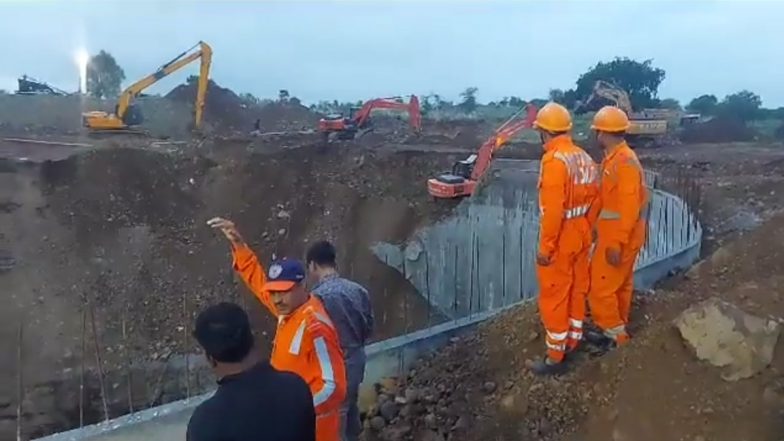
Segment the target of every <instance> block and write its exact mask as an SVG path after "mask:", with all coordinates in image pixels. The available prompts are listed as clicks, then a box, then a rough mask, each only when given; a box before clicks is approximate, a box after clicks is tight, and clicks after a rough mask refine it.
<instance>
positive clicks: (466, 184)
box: [427, 104, 537, 199]
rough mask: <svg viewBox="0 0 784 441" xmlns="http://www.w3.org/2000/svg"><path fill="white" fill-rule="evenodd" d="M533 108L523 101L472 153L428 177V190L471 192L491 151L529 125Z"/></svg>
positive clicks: (446, 194)
mask: <svg viewBox="0 0 784 441" xmlns="http://www.w3.org/2000/svg"><path fill="white" fill-rule="evenodd" d="M536 111H537V109H536V106H534V105H533V104H527V105H526V106H525V107H523V108H522V109H520V110H519V111H518V112H517V113H515V114H514V115H512V116H511V117H510V118H509V119H508V120H506V122H504V123H503V124H501V126H499V127H498V128H497V129H496V130H495V132H494V133H493V134H492V135H491V136H490V137H489V138H487V140H486V141H485V142H484V143H482V145H481V147H479V151H478V152H477V153H476V154H473V155H471V156H469V157H468V158H466V159H464V160H462V161H458V162H456V163H455V165H453V166H452V172H451V173H444V174H441V175H439V176H437V177H435V178H430V179H428V180H427V191H428V193H430V195H431V196H433V197H434V198H439V199H454V198H459V197H463V196H470V195H472V194H473V193H474V190H475V189H476V186H477V184H478V183H479V181H480V179H482V176H484V174H485V173H486V172H487V170H488V169H489V168H490V163H491V162H492V160H493V155H494V154H495V152H497V151H498V150H500V149H501V148H503V147H504V145H506V143H507V142H509V140H510V139H512V138H513V137H514V136H515V135H517V134H518V133H519V132H521V131H522V130H525V129H529V128H531V127H533V124H534V120H535V119H536Z"/></svg>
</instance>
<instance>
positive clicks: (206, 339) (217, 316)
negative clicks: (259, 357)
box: [193, 302, 253, 376]
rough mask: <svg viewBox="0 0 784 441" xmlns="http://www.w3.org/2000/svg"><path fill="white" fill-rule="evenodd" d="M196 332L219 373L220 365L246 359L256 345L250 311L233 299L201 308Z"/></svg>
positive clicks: (211, 362)
mask: <svg viewBox="0 0 784 441" xmlns="http://www.w3.org/2000/svg"><path fill="white" fill-rule="evenodd" d="M193 336H194V337H195V338H196V340H197V341H198V342H199V344H200V345H201V347H202V348H204V352H205V355H206V356H207V359H208V360H209V362H210V364H211V365H212V367H213V368H214V369H216V374H218V375H219V376H220V374H222V372H217V371H219V370H220V366H222V365H236V364H241V363H243V362H244V361H246V359H247V358H248V355H249V354H250V353H251V350H252V349H253V333H252V332H251V328H250V321H249V320H248V315H247V314H246V313H245V311H244V310H243V309H242V308H241V307H240V306H239V305H237V304H234V303H228V302H223V303H218V304H217V305H212V306H210V307H208V308H207V309H205V310H204V311H202V312H201V314H199V316H198V317H197V318H196V326H195V329H194V331H193ZM226 373H229V372H226Z"/></svg>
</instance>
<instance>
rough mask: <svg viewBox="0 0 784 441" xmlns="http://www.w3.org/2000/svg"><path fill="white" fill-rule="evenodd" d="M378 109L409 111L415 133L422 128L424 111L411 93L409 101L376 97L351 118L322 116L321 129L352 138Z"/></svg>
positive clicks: (324, 131) (325, 134)
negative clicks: (422, 111)
mask: <svg viewBox="0 0 784 441" xmlns="http://www.w3.org/2000/svg"><path fill="white" fill-rule="evenodd" d="M376 109H389V110H400V111H403V112H407V113H408V122H409V124H410V125H411V129H412V130H413V131H414V132H415V133H419V132H420V131H421V130H422V113H421V110H420V107H419V98H418V97H417V96H416V95H411V99H410V100H409V102H408V103H402V102H400V101H398V100H397V99H396V98H376V99H372V100H369V101H366V102H365V103H364V104H363V105H362V107H361V108H360V109H359V110H358V111H357V113H356V114H355V115H354V116H353V117H351V118H343V117H342V116H340V115H337V116H336V117H329V118H322V119H321V120H320V121H319V131H320V132H321V133H323V134H324V136H325V137H327V136H328V135H329V134H330V133H335V132H337V133H338V134H340V135H342V138H344V139H351V138H353V137H354V135H355V134H356V132H357V130H359V129H362V128H365V127H366V126H367V124H368V123H369V122H370V115H371V113H372V112H373V111H374V110H376Z"/></svg>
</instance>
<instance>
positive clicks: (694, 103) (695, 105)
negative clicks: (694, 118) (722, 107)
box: [686, 95, 719, 115]
mask: <svg viewBox="0 0 784 441" xmlns="http://www.w3.org/2000/svg"><path fill="white" fill-rule="evenodd" d="M718 105H719V99H718V98H716V95H700V96H698V97H697V98H694V99H693V100H691V101H689V104H688V105H686V110H688V111H689V112H695V113H699V114H702V115H713V114H715V113H716V107H717V106H718Z"/></svg>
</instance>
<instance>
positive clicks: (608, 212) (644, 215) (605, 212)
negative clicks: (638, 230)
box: [599, 204, 648, 220]
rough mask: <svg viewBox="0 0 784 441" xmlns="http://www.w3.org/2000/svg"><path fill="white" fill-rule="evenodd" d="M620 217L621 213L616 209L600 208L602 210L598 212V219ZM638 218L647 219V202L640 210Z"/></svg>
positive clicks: (616, 218) (617, 218)
mask: <svg viewBox="0 0 784 441" xmlns="http://www.w3.org/2000/svg"><path fill="white" fill-rule="evenodd" d="M620 218H621V213H619V212H617V211H613V210H607V209H602V211H600V212H599V219H604V220H619V219H620ZM640 219H648V204H645V206H643V207H642V209H641V210H640Z"/></svg>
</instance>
